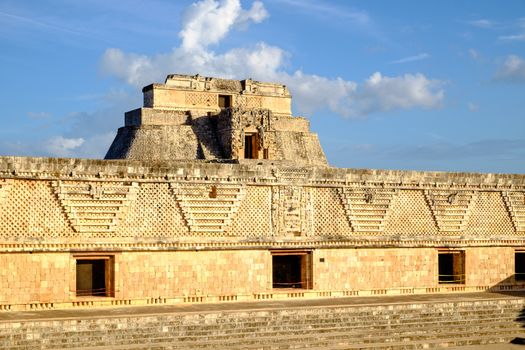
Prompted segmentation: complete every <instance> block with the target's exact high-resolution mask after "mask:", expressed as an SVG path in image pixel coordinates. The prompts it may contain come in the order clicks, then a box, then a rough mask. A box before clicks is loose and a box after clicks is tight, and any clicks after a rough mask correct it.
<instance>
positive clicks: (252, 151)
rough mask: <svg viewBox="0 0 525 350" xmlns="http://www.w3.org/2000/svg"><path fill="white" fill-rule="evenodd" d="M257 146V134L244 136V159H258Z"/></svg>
mask: <svg viewBox="0 0 525 350" xmlns="http://www.w3.org/2000/svg"><path fill="white" fill-rule="evenodd" d="M258 151H259V145H258V139H257V134H245V135H244V159H258V158H259V152H258Z"/></svg>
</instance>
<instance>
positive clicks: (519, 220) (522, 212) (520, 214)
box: [502, 191, 525, 232]
mask: <svg viewBox="0 0 525 350" xmlns="http://www.w3.org/2000/svg"><path fill="white" fill-rule="evenodd" d="M502 195H503V199H504V201H505V204H506V206H507V209H508V210H509V213H510V216H511V218H512V223H513V225H514V228H515V229H516V231H518V232H524V231H525V192H511V191H504V192H502Z"/></svg>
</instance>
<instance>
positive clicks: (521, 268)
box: [514, 251, 525, 281]
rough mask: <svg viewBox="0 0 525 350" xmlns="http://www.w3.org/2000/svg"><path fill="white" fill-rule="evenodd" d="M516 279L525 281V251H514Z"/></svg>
mask: <svg viewBox="0 0 525 350" xmlns="http://www.w3.org/2000/svg"><path fill="white" fill-rule="evenodd" d="M514 279H515V280H516V281H525V251H519V252H515V253H514Z"/></svg>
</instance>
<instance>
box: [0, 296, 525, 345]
mask: <svg viewBox="0 0 525 350" xmlns="http://www.w3.org/2000/svg"><path fill="white" fill-rule="evenodd" d="M407 298H409V297H407ZM362 299H363V300H364V303H363V304H356V305H339V304H338V299H337V298H336V299H333V304H331V305H328V307H326V306H324V307H321V306H317V307H308V306H307V305H305V306H303V307H293V306H289V307H287V306H286V305H287V304H286V302H282V303H278V304H276V305H275V306H273V307H272V306H271V305H272V303H269V304H266V305H269V306H268V308H265V309H257V308H255V309H249V308H241V309H238V310H237V309H235V308H234V307H235V303H232V304H228V305H230V306H231V307H232V309H231V310H229V311H220V308H219V311H218V309H217V308H212V309H210V311H207V312H206V311H195V312H190V313H188V312H175V313H173V312H170V313H165V311H164V313H158V314H156V313H155V312H154V311H155V308H154V307H151V308H148V312H147V313H146V314H144V315H142V316H141V315H137V314H136V313H134V312H131V313H126V312H125V309H119V310H121V311H119V312H117V313H116V314H115V315H113V316H108V314H107V313H105V312H104V309H100V311H101V314H100V316H98V317H93V316H91V317H88V318H83V317H82V316H77V317H78V319H77V320H76V321H75V319H71V318H64V317H63V315H62V316H61V318H60V319H43V320H28V321H27V322H24V321H20V320H15V321H13V322H16V323H17V326H16V327H14V328H13V331H12V333H11V334H9V333H8V332H6V330H7V329H9V327H6V321H5V320H4V321H2V323H3V325H2V324H0V326H1V329H2V334H1V336H0V348H3V349H12V350H14V349H31V348H39V349H84V350H87V349H91V350H96V349H98V350H103V349H104V350H105V349H233V350H236V349H259V350H265V349H268V350H280V349H312V350H315V349H328V350H330V349H334V350H335V349H393V350H401V349H421V348H438V347H445V346H448V347H451V346H463V345H476V344H489V343H500V342H509V341H510V340H511V339H513V338H515V337H518V336H521V337H524V336H525V330H524V329H523V325H524V324H525V316H524V312H525V300H523V299H519V298H514V297H512V298H510V297H509V298H508V299H497V298H496V299H492V300H485V299H477V300H465V299H464V298H463V299H462V300H458V301H453V300H444V301H443V300H442V301H439V302H436V301H434V302H421V301H416V302H413V303H405V304H399V303H397V304H396V303H394V304H373V303H372V304H369V303H366V300H367V299H366V298H362ZM369 300H372V299H369ZM375 300H377V299H375ZM385 300H388V298H385ZM257 305H259V306H264V305H265V304H264V302H261V303H258V304H257ZM159 310H163V309H159ZM212 310H213V311H212ZM35 314H36V313H33V315H35ZM7 324H8V323H7Z"/></svg>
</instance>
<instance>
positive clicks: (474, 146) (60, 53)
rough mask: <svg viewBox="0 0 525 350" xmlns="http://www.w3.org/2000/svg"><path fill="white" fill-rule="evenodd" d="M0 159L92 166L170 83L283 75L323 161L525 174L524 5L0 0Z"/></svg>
mask: <svg viewBox="0 0 525 350" xmlns="http://www.w3.org/2000/svg"><path fill="white" fill-rule="evenodd" d="M0 28H1V29H0V76H1V77H2V85H1V87H0V89H1V90H0V93H1V96H2V97H1V101H2V104H1V107H0V121H1V123H2V128H0V155H28V156H58V157H86V158H101V157H103V156H104V154H105V151H106V150H107V148H108V146H109V144H110V142H111V141H112V139H113V137H114V135H115V132H116V129H117V128H118V127H119V126H121V125H122V124H123V114H124V112H125V111H128V110H131V109H134V108H137V107H140V106H141V103H142V96H141V92H140V90H141V87H142V86H144V85H147V84H149V83H152V82H163V80H164V77H165V76H166V75H167V74H169V73H188V74H196V73H200V74H202V75H211V76H221V77H228V78H238V79H244V78H248V77H251V78H253V79H256V80H263V81H278V82H283V83H285V84H287V85H288V86H289V88H290V90H291V92H292V95H293V97H294V114H295V115H304V116H306V117H308V118H309V119H310V120H311V127H312V130H313V131H314V132H317V133H318V134H319V137H320V140H321V144H322V145H323V147H324V149H325V153H326V155H327V158H328V160H329V162H330V164H331V165H333V166H338V167H349V168H380V169H414V170H441V171H474V172H505V173H525V135H524V132H523V131H524V130H525V2H524V1H522V0H506V1H504V2H501V1H496V0H494V1H484V0H478V1H466V0H464V1H461V0H454V1H452V0H450V1H408V0H407V1H402V0H399V1H373V0H370V1H316V0H263V1H239V0H202V1H161V0H150V1H138V0H129V1H125V2H124V1H122V2H119V1H102V0H93V1H90V0H86V1H66V0H50V1H19V0H18V1H11V0H2V1H0Z"/></svg>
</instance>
